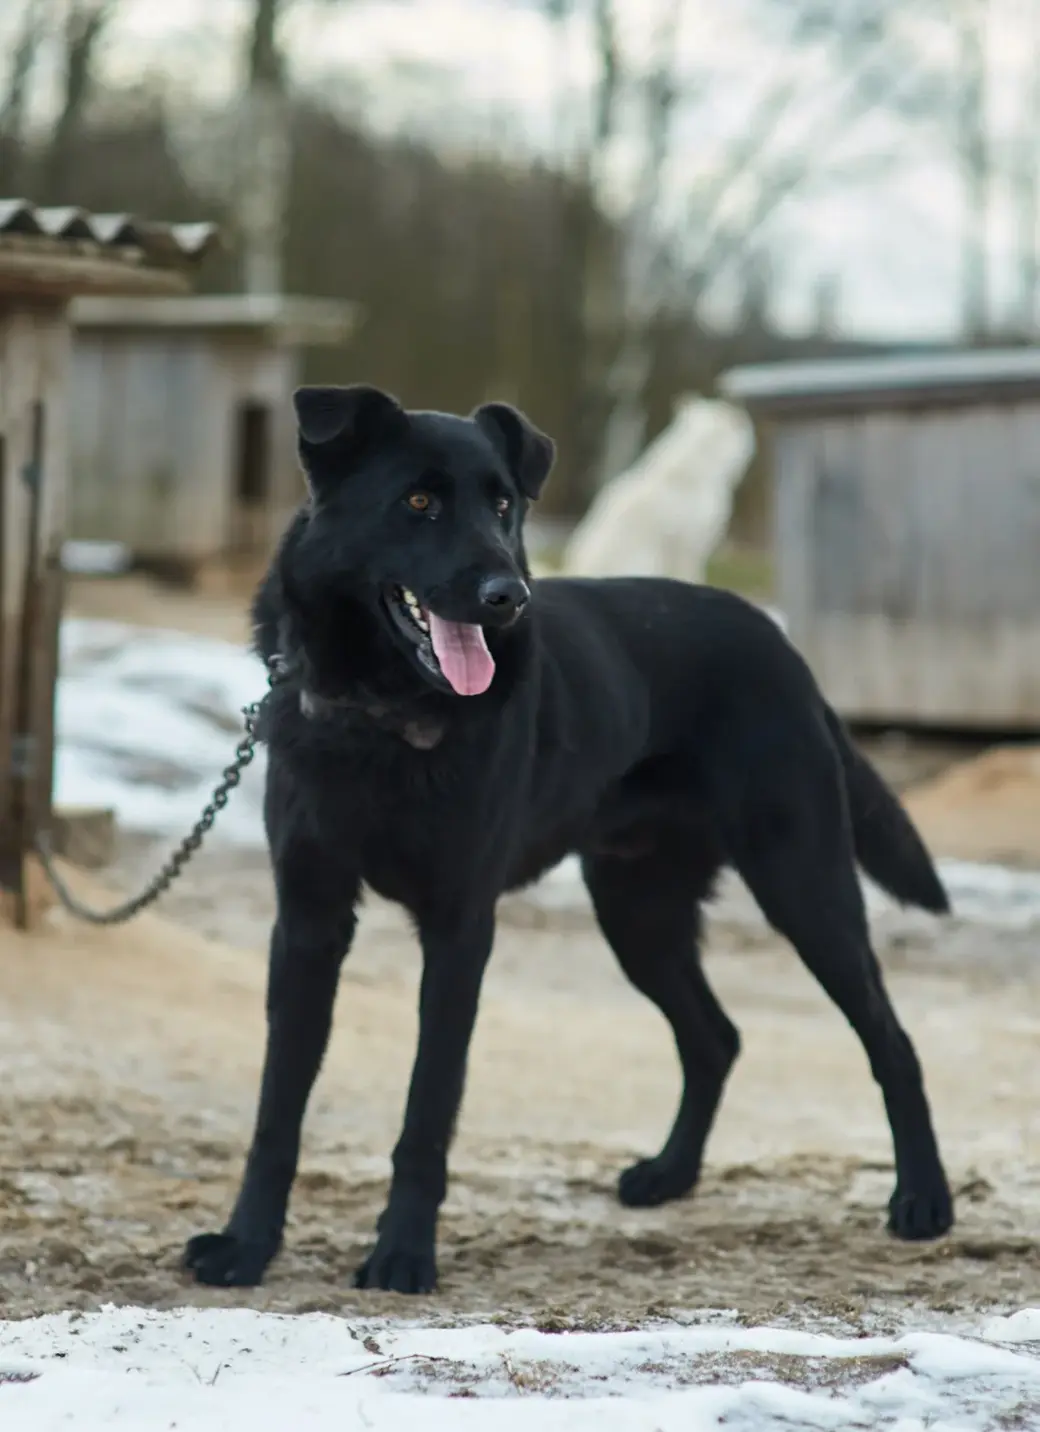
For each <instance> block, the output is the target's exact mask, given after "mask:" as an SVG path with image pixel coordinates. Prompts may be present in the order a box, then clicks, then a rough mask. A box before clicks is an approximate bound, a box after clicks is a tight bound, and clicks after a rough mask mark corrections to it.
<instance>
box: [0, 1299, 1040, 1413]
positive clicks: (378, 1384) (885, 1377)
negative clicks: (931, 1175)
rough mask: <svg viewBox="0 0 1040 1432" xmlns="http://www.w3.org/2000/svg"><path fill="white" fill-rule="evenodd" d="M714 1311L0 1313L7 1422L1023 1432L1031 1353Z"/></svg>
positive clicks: (0, 1406) (1033, 1312)
mask: <svg viewBox="0 0 1040 1432" xmlns="http://www.w3.org/2000/svg"><path fill="white" fill-rule="evenodd" d="M1016 1319H1018V1320H1025V1321H1024V1322H1022V1324H1021V1325H1022V1326H1026V1325H1030V1326H1033V1327H1034V1328H1035V1327H1036V1326H1037V1325H1038V1324H1037V1322H1035V1321H1034V1322H1031V1320H1040V1310H1037V1309H1026V1310H1023V1312H1021V1313H1018V1314H1016V1315H1015V1317H1014V1318H1010V1319H991V1320H989V1321H988V1322H987V1323H986V1324H985V1325H984V1326H983V1327H982V1328H981V1329H980V1330H979V1331H978V1332H976V1333H974V1334H972V1335H970V1336H968V1335H964V1336H954V1335H953V1334H949V1333H925V1332H910V1333H905V1334H903V1335H902V1336H899V1337H891V1338H881V1337H866V1338H851V1337H844V1338H841V1337H833V1336H829V1335H827V1334H823V1333H812V1332H794V1331H790V1330H785V1329H779V1328H768V1327H759V1328H742V1327H737V1326H726V1325H720V1324H718V1323H717V1322H716V1323H713V1324H709V1325H702V1326H696V1327H683V1328H678V1327H668V1328H661V1327H655V1328H645V1329H641V1330H638V1331H634V1332H624V1333H563V1334H547V1333H540V1332H535V1331H533V1330H526V1329H525V1330H520V1331H513V1332H510V1331H508V1330H505V1329H503V1328H497V1327H470V1328H454V1329H447V1330H444V1329H441V1330H438V1329H433V1328H422V1327H416V1326H407V1325H394V1326H387V1325H386V1324H377V1323H366V1324H364V1325H362V1324H360V1323H358V1322H352V1321H350V1320H348V1319H346V1318H337V1317H331V1316H329V1315H326V1314H307V1315H301V1316H296V1317H287V1316H281V1315H278V1314H272V1313H258V1312H251V1311H246V1310H238V1309H205V1310H202V1309H187V1308H185V1309H180V1310H178V1311H174V1312H156V1311H152V1310H143V1309H136V1308H113V1307H109V1308H104V1309H102V1310H101V1311H100V1312H98V1313H93V1314H89V1315H86V1316H84V1315H82V1314H77V1313H71V1314H70V1313H62V1314H57V1315H54V1316H50V1317H42V1318H34V1319H29V1320H26V1321H24V1322H8V1323H0V1421H2V1424H3V1425H4V1426H10V1427H17V1428H18V1429H19V1432H57V1429H59V1428H64V1427H75V1428H76V1429H77V1432H101V1429H105V1432H108V1430H109V1429H114V1430H115V1432H119V1429H133V1432H160V1429H162V1432H167V1429H169V1428H171V1427H176V1428H178V1429H180V1432H189V1429H190V1432H233V1429H238V1428H242V1427H248V1428H249V1429H250V1432H276V1429H277V1432H282V1430H283V1429H284V1428H286V1427H292V1428H293V1429H294V1432H309V1429H312V1428H314V1429H318V1428H321V1429H324V1428H330V1427H342V1428H344V1429H348V1428H349V1429H353V1428H371V1429H375V1430H376V1432H404V1429H406V1428H409V1427H413V1426H421V1427H422V1428H423V1429H424V1432H455V1429H459V1432H469V1429H480V1428H490V1427H494V1428H495V1429H496V1432H513V1429H516V1432H578V1429H586V1428H588V1429H596V1432H601V1429H602V1432H699V1429H702V1428H703V1429H707V1428H717V1427H718V1426H719V1425H720V1422H724V1424H725V1426H726V1427H727V1428H737V1429H747V1432H770V1430H771V1429H781V1428H783V1429H789V1428H791V1427H792V1426H797V1427H806V1428H820V1429H829V1428H834V1429H838V1428H841V1429H845V1428H852V1427H864V1428H868V1427H869V1428H878V1429H883V1428H892V1429H896V1428H898V1429H900V1432H916V1429H923V1428H925V1427H927V1428H929V1429H931V1432H954V1429H957V1432H973V1429H978V1430H979V1432H981V1429H983V1428H988V1427H992V1426H994V1425H1000V1421H1001V1419H1005V1420H1008V1419H1014V1418H1017V1419H1018V1420H1017V1421H1015V1422H1014V1423H1013V1424H1012V1422H1011V1421H1010V1420H1008V1421H1007V1425H1018V1426H1034V1425H1037V1423H1036V1420H1037V1419H1038V1418H1040V1348H1038V1349H1035V1350H1029V1351H1023V1350H1022V1344H1021V1340H1019V1339H1017V1338H1016V1335H1015V1323H1016Z"/></svg>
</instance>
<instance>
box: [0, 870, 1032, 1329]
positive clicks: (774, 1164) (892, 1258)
mask: <svg viewBox="0 0 1040 1432" xmlns="http://www.w3.org/2000/svg"><path fill="white" fill-rule="evenodd" d="M210 859H211V862H212V863H211V866H210V867H209V868H210V871H211V873H210V874H209V875H207V876H201V877H200V876H196V877H195V879H196V881H197V883H196V886H195V888H194V891H193V892H188V893H186V894H182V896H181V897H180V898H181V899H182V900H184V901H185V902H188V901H192V900H193V901H194V902H195V906H196V908H195V912H194V915H193V917H192V918H193V919H194V921H195V922H196V923H202V924H205V923H206V920H207V919H208V920H209V921H210V922H211V923H212V922H213V921H214V920H215V919H217V918H218V917H217V916H215V915H214V914H213V913H212V910H211V911H210V913H209V915H208V916H207V915H206V914H205V909H204V907H205V906H206V905H207V904H210V905H212V906H215V907H221V908H222V909H223V915H222V916H221V917H220V918H222V919H223V920H234V919H235V918H236V915H235V911H236V910H238V909H242V910H244V909H245V907H246V905H247V903H248V891H249V890H252V892H253V898H254V901H255V905H256V907H257V908H256V909H254V910H253V911H251V912H249V913H250V919H249V920H248V921H246V922H244V923H243V924H242V925H241V926H240V928H242V929H248V930H250V932H251V933H257V932H258V931H259V930H260V929H261V928H262V924H263V923H264V922H265V921H266V911H265V909H264V908H263V907H264V905H265V903H266V898H267V897H266V894H265V889H264V886H263V882H262V877H261V875H260V873H259V872H258V869H257V867H256V864H255V857H236V858H234V859H231V858H229V857H221V856H220V853H219V852H217V853H215V854H214V855H211V857H210ZM251 862H252V863H251ZM200 868H201V867H200ZM218 868H219V869H220V870H221V871H222V874H221V879H220V882H219V884H217V883H215V876H214V874H213V873H212V872H213V871H215V870H216V869H218ZM81 883H82V880H81ZM207 885H208V887H209V888H208V889H207V888H206V886H207ZM222 892H223V894H229V893H232V892H234V893H233V898H232V899H231V900H230V901H225V900H224V899H223V895H222ZM229 911H230V913H229ZM177 913H178V914H179V915H183V914H184V913H186V912H185V910H184V909H182V910H179V911H178V912H177ZM1007 939H1008V937H1007V936H1004V937H997V936H993V935H988V934H986V932H981V933H980V932H979V931H977V930H975V931H968V932H966V931H963V930H961V931H957V930H954V931H952V932H951V939H950V941H949V951H950V953H949V955H946V954H945V953H944V943H943V941H942V940H938V939H935V938H933V937H928V936H922V937H918V938H916V939H915V938H911V939H907V938H906V937H903V936H901V937H899V938H886V937H885V934H884V931H883V930H882V932H881V939H880V941H879V943H880V948H881V950H882V953H883V956H884V958H885V961H886V964H887V966H888V969H889V978H890V982H891V986H892V990H893V993H894V997H895V999H896V1002H897V1005H898V1007H899V1010H900V1012H901V1014H902V1016H903V1018H904V1020H905V1022H906V1024H907V1026H908V1027H909V1029H910V1030H911V1032H912V1033H913V1035H914V1037H915V1039H916V1041H917V1044H918V1048H919V1051H920V1053H921V1057H922V1060H923V1063H924V1067H925V1070H926V1071H927V1076H928V1082H929V1086H930V1089H931V1092H932V1096H933V1100H934V1105H935V1111H936V1117H937V1121H938V1127H939V1130H940V1135H941V1138H942V1142H943V1144H944V1147H945V1151H946V1156H947V1160H948V1163H949V1166H950V1169H951V1173H952V1175H953V1178H954V1181H955V1185H956V1187H957V1189H958V1190H959V1215H960V1221H959V1224H958V1227H957V1229H956V1231H955V1233H954V1234H953V1235H952V1236H951V1237H950V1238H948V1239H946V1240H945V1241H943V1242H941V1243H938V1244H935V1245H930V1246H925V1247H912V1246H906V1245H899V1244H897V1243H895V1242H893V1241H892V1240H890V1239H889V1238H888V1237H887V1236H886V1235H885V1233H884V1232H883V1229H882V1209H883V1205H884V1202H885V1200H886V1198H887V1194H888V1190H889V1186H890V1183H891V1179H892V1171H891V1166H890V1154H889V1146H888V1139H887V1133H886V1128H885V1124H884V1120H883V1116H882V1111H881V1106H880V1101H879V1098H878V1096H877V1094H876V1091H875V1089H874V1087H873V1085H872V1083H871V1081H870V1078H869V1074H868V1071H867V1068H866V1064H865V1060H864V1059H863V1056H862V1054H861V1052H860V1050H859V1048H858V1046H857V1044H856V1042H855V1041H854V1039H853V1037H852V1035H851V1034H850V1033H849V1031H848V1030H847V1028H846V1027H845V1026H844V1024H843V1022H842V1021H841V1019H840V1018H839V1017H838V1016H837V1015H836V1013H835V1012H834V1011H833V1010H832V1009H831V1008H830V1007H829V1006H828V1004H827V1003H826V1001H825V1000H824V998H823V996H822V995H821V994H820V993H819V991H818V990H817V989H816V987H815V986H814V985H813V984H812V982H811V981H810V979H809V978H808V976H807V975H806V974H805V973H804V971H803V970H802V969H801V967H800V966H799V965H798V963H797V961H796V960H795V959H794V958H793V957H792V956H791V955H790V954H788V952H787V951H786V950H784V949H779V948H777V947H776V946H775V944H774V942H773V941H772V940H771V939H770V938H769V937H768V936H767V935H765V934H764V933H761V932H760V933H758V934H757V935H756V934H755V933H754V932H753V931H751V930H749V929H747V928H745V927H742V926H740V925H739V924H732V925H731V924H727V923H726V921H725V920H723V921H722V923H721V924H720V925H719V927H718V928H717V930H716V932H715V935H714V938H713V939H712V943H711V952H710V954H709V956H708V966H709V972H710V975H711V977H712V979H713V981H714V983H715V985H716V988H717V990H718V991H719V993H720V996H721V998H722V999H723V1001H724V1003H725V1004H726V1005H727V1007H728V1008H729V1009H730V1010H731V1012H732V1013H733V1014H734V1015H735V1017H736V1018H737V1020H738V1022H739V1024H740V1026H741V1029H742V1032H743V1035H744V1044H745V1054H744V1057H743V1058H742V1060H741V1062H740V1064H739V1066H738V1068H737V1070H736V1072H735V1073H734V1075H733V1078H732V1081H731V1084H730V1087H729V1090H728V1092H727V1097H726V1100H725V1103H724V1106H723V1112H722V1116H721V1118H720V1122H719V1125H718V1128H717V1131H716V1134H715V1137H714V1140H713V1142H712V1145H711V1150H710V1152H711V1158H710V1162H709V1165H708V1168H707V1172H706V1176H705V1179H704V1182H703V1185H702V1187H701V1189H700V1190H699V1192H698V1194H697V1195H696V1197H695V1198H693V1199H692V1200H690V1201H688V1202H684V1203H682V1204H679V1205H673V1206H671V1207H668V1208H665V1209H661V1210H655V1211H653V1212H633V1211H628V1210H623V1209H622V1208H620V1207H619V1206H618V1205H617V1204H616V1203H615V1201H614V1198H613V1183H614V1179H615V1177H616V1174H617V1172H618V1170H619V1169H620V1168H621V1167H623V1166H624V1165H625V1163H626V1162H627V1161H628V1160H630V1159H632V1158H634V1157H637V1156H639V1155H641V1154H644V1153H646V1152H648V1151H653V1150H655V1149H656V1147H657V1146H658V1144H659V1142H660V1140H661V1138H662V1136H663V1134H664V1132H665V1130H666V1127H667V1124H668V1122H669V1119H670V1116H671V1113H672V1111H673V1107H674V1102H675V1099H676V1096H677V1069H676V1065H675V1059H674V1055H673V1053H672V1049H671V1046H670V1041H669V1039H668V1037H667V1035H666V1031H665V1028H664V1026H663V1024H662V1023H661V1021H660V1019H659V1017H658V1016H657V1015H656V1014H655V1013H654V1011H653V1010H652V1009H651V1008H650V1007H649V1006H648V1005H646V1004H645V1003H644V1002H643V1001H641V1000H640V999H639V998H638V997H637V996H635V995H634V994H633V993H631V992H630V991H629V990H628V988H627V987H626V986H625V984H624V983H623V981H622V979H621V977H620V976H619V975H618V974H617V973H616V971H615V970H614V968H613V965H612V962H611V960H610V957H609V955H608V953H607V952H606V950H605V949H604V948H603V946H602V945H601V943H600V940H599V938H598V936H596V934H595V933H594V931H593V930H592V928H591V925H590V924H589V923H588V922H587V920H586V919H585V918H584V917H583V916H581V915H580V914H573V913H572V914H571V915H569V916H568V917H567V918H563V917H561V918H559V919H556V918H553V917H551V916H545V915H539V914H538V913H537V912H536V911H534V910H533V908H531V907H528V906H526V905H525V904H524V902H514V904H513V905H511V906H509V907H507V908H506V909H505V911H504V912H503V920H502V924H501V928H500V934H499V939H498V944H497V947H496V956H495V959H494V961H493V966H492V971H491V974H490V976H489V981H488V988H487V995H486V999H485V1002H484V1006H483V1009H482V1013H481V1018H480V1022H479V1027H478V1034H477V1038H476V1045H475V1051H474V1057H473V1060H472V1065H471V1073H470V1079H469V1092H468V1096H467V1101H466V1107H465V1111H464V1116H463V1120H462V1124H461V1128H460V1136H459V1140H458V1144H457V1146H456V1151H455V1156H454V1159H453V1183H452V1189H451V1193H450V1196H449V1201H448V1204H447V1206H446V1210H445V1214H444V1219H443V1230H442V1239H441V1274H442V1283H443V1287H442V1290H441V1292H440V1293H439V1294H438V1295H437V1296H436V1297H435V1298H431V1299H423V1300H420V1301H419V1302H418V1303H412V1302H406V1301H404V1300H398V1299H395V1298H392V1297H390V1298H388V1297H384V1296H380V1295H373V1294H359V1293H356V1292H354V1291H353V1289H352V1288H351V1272H352V1270H353V1268H354V1266H355V1265H356V1264H357V1262H358V1261H359V1259H360V1258H361V1256H362V1254H363V1252H364V1250H365V1247H366V1244H367V1242H368V1240H369V1238H370V1236H371V1232H372V1227H373V1223H374V1220H375V1217H376V1215H377V1214H378V1212H379V1209H380V1207H381V1201H382V1199H383V1196H384V1193H385V1188H386V1177H387V1172H388V1153H389V1150H390V1148H391V1147H392V1144H393V1141H394V1138H395V1136H396V1133H397V1129H398V1123H399V1119H400V1113H401V1108H402V1102H403V1094H404V1088H405V1082H406V1079H407V1073H408V1065H409V1061H410V1058H411V1054H412V1051H413V1048H414V1035H415V998H416V977H417V958H416V955H415V952H414V948H413V941H412V939H411V937H410V935H409V934H408V932H407V930H406V928H405V926H404V923H403V921H402V920H401V919H400V917H399V915H398V913H397V912H396V911H394V910H392V909H390V908H389V907H386V906H384V905H382V904H380V903H374V904H373V905H372V906H371V907H370V908H369V909H368V911H367V912H366V918H365V920H364V922H363V933H362V935H361V937H360V938H359V941H358V947H357V949H356V951H355V954H354V955H353V956H352V958H351V960H350V961H349V962H348V966H347V968H346V972H345V975H344V981H343V987H342V991H341V997H340V1004H339V1011H338V1024H337V1030H336V1034H335V1038H334V1043H333V1047H332V1050H331V1053H330V1057H329V1060H328V1064H327V1066H326V1069H325V1071H324V1072H323V1075H322V1079H321V1082H320V1084H319V1087H318V1090H317V1093H316V1097H315V1101H314V1105H313V1108H312V1114H311V1117H310V1119H309V1122H308V1130H307V1140H306V1149H305V1155H304V1160H303V1172H302V1176H301V1178H300V1181H299V1184H298V1188H297V1193H296V1197H295V1201H294V1208H293V1217H292V1223H291V1228H290V1232H289V1237H288V1244H287V1248H286V1251H285V1252H284V1254H283V1255H282V1257H281V1258H280V1259H279V1260H278V1262H277V1263H276V1265H275V1266H274V1267H273V1268H272V1271H271V1273H270V1275H269V1279H268V1283H267V1285H266V1286H265V1287H264V1288H263V1289H261V1290H255V1291H247V1292H241V1293H214V1292H210V1291H203V1290H200V1289H196V1288H195V1287H193V1286H190V1285H189V1284H188V1283H187V1282H186V1280H185V1279H184V1278H183V1276H182V1275H181V1274H180V1272H179V1271H178V1269H177V1255H178V1250H179V1248H180V1246H181V1244H182V1242H183V1240H184V1239H185V1238H186V1237H187V1236H188V1235H189V1234H191V1233H192V1232H195V1231H198V1230H200V1229H206V1228H211V1227H218V1226H219V1225H220V1222H221V1220H222V1218H223V1215H224V1214H225V1212H226V1210H227V1208H228V1205H229V1202H230V1200H231V1198H232V1196H233V1192H234V1188H235V1183H236V1180H237V1178H238V1175H239V1170H240V1166H241V1159H242V1155H243V1152H244V1149H245V1145H246V1141H247V1137H248V1133H249V1128H250V1123H251V1119H252V1113H253V1102H254V1098H255V1091H256V1080H257V1073H258V1066H259V1060H260V1056H261V1048H262V999H263V960H262V958H261V957H260V956H259V954H258V952H257V950H256V948H255V947H254V948H252V949H249V948H243V949H236V948H233V947H231V946H230V945H228V944H223V943H210V942H207V941H206V940H205V939H204V938H203V937H202V936H200V935H198V934H197V933H195V932H193V931H191V930H189V929H188V928H187V927H186V926H184V925H178V924H173V923H171V922H168V921H166V920H164V919H161V918H159V917H157V916H142V917H140V918H139V919H138V920H137V921H136V922H135V923H134V925H133V926H131V927H129V928H126V929H121V930H117V931H111V932H106V931H95V930H90V929H87V930H84V929H83V928H81V927H77V928H73V927H71V926H70V925H68V924H67V923H66V922H65V921H64V920H62V919H57V920H56V921H55V923H54V925H53V928H52V929H50V930H49V931H48V932H46V933H44V934H40V935H36V936H33V937H17V936H14V935H12V934H11V933H10V932H8V931H5V932H4V941H3V943H4V958H3V960H2V961H0V1021H2V1024H3V1030H2V1038H0V1077H2V1080H3V1088H4V1090H5V1095H4V1100H3V1103H2V1105H0V1308H2V1310H3V1312H4V1313H5V1314H6V1315H8V1316H16V1315H22V1314H29V1313H34V1312H40V1311H47V1310H56V1309H60V1308H67V1307H77V1308H84V1307H94V1306H98V1305H99V1304H102V1303H106V1302H116V1303H125V1302H131V1303H135V1304H143V1305H148V1306H169V1305H179V1304H184V1303H205V1304H213V1303H226V1304H232V1305H246V1306H259V1307H265V1308H271V1309H275V1310H285V1311H288V1310H303V1309H324V1310H330V1311H333V1310H347V1311H349V1310H358V1311H363V1312H364V1313H365V1314H367V1315H368V1316H378V1315H379V1314H381V1313H383V1312H386V1313H389V1312H395V1313H404V1312H407V1313H409V1314H411V1315H416V1314H419V1313H420V1312H421V1313H422V1314H423V1315H425V1316H431V1315H432V1316H435V1317H448V1318H458V1317H459V1316H462V1315H465V1316H483V1317H487V1316H489V1315H500V1316H503V1317H506V1318H509V1319H514V1320H518V1321H527V1320H533V1321H535V1322H538V1323H542V1324H545V1325H550V1326H551V1325H553V1324H554V1323H555V1322H562V1323H565V1324H570V1323H573V1322H577V1323H580V1324H583V1325H584V1324H589V1323H591V1324H601V1323H607V1324H616V1323H625V1322H627V1321H634V1320H637V1319H645V1318H646V1317H647V1315H648V1314H649V1313H652V1312H654V1311H656V1312H660V1313H666V1312H671V1313H677V1312H679V1313H681V1312H682V1311H684V1310H690V1309H696V1308H705V1307H715V1308H720V1307H721V1308H734V1309H738V1310H739V1312H740V1314H741V1315H742V1316H743V1317H745V1318H748V1319H751V1320H760V1319H763V1318H767V1317H773V1318H775V1317H778V1316H785V1317H788V1318H791V1319H793V1320H795V1321H799V1322H800V1321H806V1320H808V1321H812V1322H813V1323H818V1322H819V1321H820V1319H821V1317H822V1318H824V1319H831V1318H835V1319H839V1320H841V1321H851V1322H853V1323H855V1324H857V1325H863V1322H864V1321H866V1322H867V1323H868V1324H869V1325H871V1326H900V1325H902V1324H904V1323H905V1321H906V1320H907V1319H912V1320H913V1321H915V1322H919V1321H920V1319H921V1318H922V1317H924V1316H926V1315H929V1314H930V1315H935V1314H940V1313H947V1314H954V1313H956V1314H960V1315H963V1314H966V1313H968V1312H970V1311H971V1310H974V1309H978V1308H982V1307H987V1308H988V1307H995V1308H998V1309H1001V1308H1012V1307H1015V1306H1018V1305H1021V1304H1022V1303H1023V1302H1025V1301H1028V1300H1029V1299H1030V1298H1034V1299H1035V1297H1036V1296H1037V1294H1038V1292H1040V1238H1038V1234H1040V1160H1038V1157H1037V1156H1038V1154H1040V1125H1038V1120H1037V1114H1036V1109H1037V1100H1036V1095H1035V1087H1036V1067H1037V1060H1036V1055H1037V1048H1038V1043H1040V990H1037V989H1036V987H1035V986H1036V984H1037V974H1036V972H1035V970H1034V967H1033V961H1032V960H1031V959H1029V958H1027V957H1025V956H1027V955H1028V953H1029V951H1028V948H1027V947H1026V946H1024V945H1023V947H1022V949H1021V950H1020V954H1021V955H1022V956H1023V958H1021V959H1019V960H1017V961H1016V960H1005V959H1003V958H1002V952H1001V944H1002V941H1004V942H1006V941H1007Z"/></svg>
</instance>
